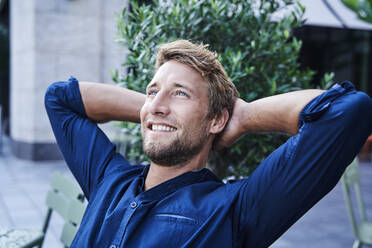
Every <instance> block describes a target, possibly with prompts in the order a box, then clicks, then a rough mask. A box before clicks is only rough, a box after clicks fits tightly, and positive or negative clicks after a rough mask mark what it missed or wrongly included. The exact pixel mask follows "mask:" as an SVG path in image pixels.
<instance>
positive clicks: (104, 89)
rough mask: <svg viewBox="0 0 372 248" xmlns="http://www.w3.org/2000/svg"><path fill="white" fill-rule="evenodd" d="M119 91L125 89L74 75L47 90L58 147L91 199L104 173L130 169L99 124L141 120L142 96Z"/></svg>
mask: <svg viewBox="0 0 372 248" xmlns="http://www.w3.org/2000/svg"><path fill="white" fill-rule="evenodd" d="M82 85H83V86H82ZM81 86H82V87H81ZM80 87H81V88H82V89H83V90H82V91H80ZM120 92H123V90H122V89H121V88H119V87H115V86H106V85H100V84H81V85H80V84H79V82H78V81H77V80H76V79H75V78H72V77H71V78H70V79H69V80H68V81H67V82H56V83H53V84H52V85H50V86H49V88H48V89H47V91H46V93H45V107H46V110H47V113H48V116H49V120H50V123H51V126H52V128H53V132H54V135H55V137H56V140H57V143H58V146H59V149H60V151H61V153H62V155H63V157H64V159H65V161H66V163H67V165H68V166H69V168H70V169H71V171H72V173H73V174H74V176H75V177H76V179H77V180H78V182H79V184H80V185H81V187H82V189H83V191H84V193H85V195H86V196H87V197H88V198H89V196H90V193H91V192H92V190H93V191H94V187H96V186H97V185H99V182H100V180H101V179H102V178H103V177H104V176H105V175H108V174H110V173H112V171H114V170H121V171H124V170H125V169H127V168H130V166H129V163H128V162H127V161H126V160H125V159H124V158H123V157H122V156H121V155H120V154H118V153H116V151H115V145H114V144H113V143H112V142H111V141H110V140H109V139H108V138H107V137H106V135H105V134H104V133H103V132H102V130H101V129H100V128H99V127H98V126H97V123H96V122H97V121H100V122H101V121H106V120H109V119H118V120H121V119H123V120H125V119H126V120H130V121H138V120H139V117H138V116H139V114H138V112H139V108H140V106H139V105H141V97H142V95H141V94H139V96H138V98H139V100H138V99H137V100H136V99H134V98H136V93H134V92H131V91H127V90H124V93H123V94H120ZM127 93H128V94H127ZM82 94H83V95H84V98H85V102H84V103H83V100H82ZM119 106H120V108H119Z"/></svg>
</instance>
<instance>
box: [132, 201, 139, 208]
mask: <svg viewBox="0 0 372 248" xmlns="http://www.w3.org/2000/svg"><path fill="white" fill-rule="evenodd" d="M137 206H138V204H137V202H135V201H133V202H131V203H130V207H131V208H136V207H137Z"/></svg>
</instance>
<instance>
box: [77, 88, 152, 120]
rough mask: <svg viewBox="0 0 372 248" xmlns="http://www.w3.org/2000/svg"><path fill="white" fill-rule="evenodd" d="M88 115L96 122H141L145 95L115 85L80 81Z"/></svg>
mask: <svg viewBox="0 0 372 248" xmlns="http://www.w3.org/2000/svg"><path fill="white" fill-rule="evenodd" d="M79 88H80V93H81V97H82V99H83V103H84V108H85V111H86V113H87V116H88V117H89V118H90V119H92V120H93V121H96V122H105V121H110V120H119V121H131V122H137V123H139V122H140V111H141V107H142V105H143V104H144V102H145V95H144V94H141V93H138V92H136V91H132V90H128V89H125V88H121V87H118V86H114V85H107V84H100V83H88V82H79Z"/></svg>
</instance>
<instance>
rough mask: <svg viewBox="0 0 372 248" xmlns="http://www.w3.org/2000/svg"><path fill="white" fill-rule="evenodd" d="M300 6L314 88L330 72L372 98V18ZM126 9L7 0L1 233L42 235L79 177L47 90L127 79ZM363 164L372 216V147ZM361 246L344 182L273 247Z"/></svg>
mask: <svg viewBox="0 0 372 248" xmlns="http://www.w3.org/2000/svg"><path fill="white" fill-rule="evenodd" d="M221 1H222V0H221ZM137 2H139V3H140V4H145V5H152V4H154V3H153V1H137ZM165 2H168V4H170V5H172V1H165ZM217 2H218V1H217ZM222 2H223V1H222ZM344 2H347V1H344ZM350 2H355V1H350ZM362 2H363V1H362ZM364 2H367V1H364ZM300 3H301V4H302V6H304V7H305V12H304V15H303V18H304V23H303V25H301V26H300V27H297V28H295V29H294V30H292V31H291V32H290V34H289V35H290V36H291V37H292V38H296V39H297V40H301V41H302V46H301V47H300V51H299V57H298V61H297V62H298V63H299V64H300V68H301V69H311V70H313V71H314V74H313V75H312V79H311V80H310V84H311V85H312V86H313V87H319V84H320V82H321V80H322V79H323V77H324V74H325V73H330V74H329V75H332V76H331V77H332V78H331V79H330V81H333V82H339V81H343V80H349V81H352V82H353V83H354V84H355V85H356V87H357V88H358V89H359V90H362V91H364V92H366V93H367V94H369V95H370V96H371V95H372V24H371V23H370V22H368V20H370V19H368V15H369V14H371V12H370V11H371V10H368V9H366V8H365V7H363V8H362V9H357V8H355V6H354V8H353V6H352V5H351V4H349V5H347V4H346V5H345V4H344V3H342V1H341V0H301V1H300ZM127 6H128V2H127V1H124V0H107V1H100V0H27V1H21V0H0V226H8V227H9V226H10V227H27V228H28V227H30V228H41V225H42V222H43V219H44V216H45V214H46V206H45V204H44V201H45V200H44V199H45V196H46V195H45V194H46V191H47V190H48V187H49V180H50V175H51V174H52V173H53V172H54V171H61V172H63V173H64V174H66V175H69V176H71V175H70V174H69V172H68V170H67V168H66V165H65V164H64V162H63V160H62V157H61V155H60V153H59V151H58V147H57V145H56V143H55V139H54V136H53V133H52V130H51V127H50V124H49V121H48V119H47V115H46V112H45V109H44V103H43V99H44V93H45V90H46V88H47V87H48V86H49V85H50V84H51V83H52V82H55V81H65V80H67V79H68V78H69V77H70V76H71V75H73V76H75V77H77V78H78V79H81V80H84V81H92V82H102V83H114V81H115V75H114V74H115V73H118V74H119V75H125V74H126V73H127V72H128V70H127V68H125V67H124V66H123V63H125V61H126V58H127V54H128V50H127V49H126V48H125V47H124V46H123V45H122V44H119V43H118V42H116V41H115V40H117V39H118V36H117V33H118V32H117V26H118V22H119V23H120V21H118V20H119V19H120V18H121V17H120V15H121V12H122V10H123V9H124V8H127ZM365 6H367V5H365ZM369 6H371V5H369ZM129 11H130V10H129ZM368 11H369V12H368ZM285 13H286V11H284V12H281V13H279V15H278V16H277V17H276V18H280V16H282V15H285ZM221 35H222V36H223V34H221ZM113 78H114V79H113ZM102 128H103V129H104V130H105V131H106V132H107V134H108V135H109V136H110V137H111V138H112V139H113V140H115V138H116V137H117V135H118V133H117V130H116V129H115V128H113V127H112V125H103V126H102ZM359 159H360V162H361V163H360V172H361V185H362V191H363V194H364V200H365V205H366V209H367V215H368V216H370V217H371V218H372V216H371V215H372V209H371V208H372V190H371V189H372V187H371V186H372V182H371V178H372V177H371V176H372V164H371V162H372V161H371V159H372V139H370V141H369V142H366V144H365V145H364V147H363V148H362V151H361V153H360V155H359ZM61 223H62V220H60V219H58V218H56V220H53V222H52V225H51V231H50V235H48V236H47V240H46V243H45V247H61V244H60V243H59V236H60V230H61V226H62V224H61ZM371 235H372V234H371ZM0 237H1V233H0ZM353 242H354V235H353V232H352V228H351V225H350V222H349V219H348V215H347V209H346V205H345V201H344V198H343V192H342V190H341V186H340V185H339V184H338V185H337V186H336V188H335V189H334V190H333V191H332V192H331V193H330V194H329V195H327V196H326V198H324V199H323V200H322V201H321V202H320V203H319V204H318V205H317V206H316V207H315V208H313V209H312V210H311V211H310V212H309V213H308V214H306V215H305V216H304V217H303V218H302V219H301V220H300V221H299V222H298V223H296V224H295V225H294V226H293V227H292V228H291V229H290V230H289V231H288V232H287V233H285V234H284V235H283V236H282V237H281V238H280V239H279V240H278V241H277V242H276V243H274V244H273V245H272V247H351V246H352V244H353Z"/></svg>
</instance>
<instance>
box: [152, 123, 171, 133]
mask: <svg viewBox="0 0 372 248" xmlns="http://www.w3.org/2000/svg"><path fill="white" fill-rule="evenodd" d="M152 130H153V131H167V132H172V131H176V129H175V128H173V127H168V126H164V125H152Z"/></svg>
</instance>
